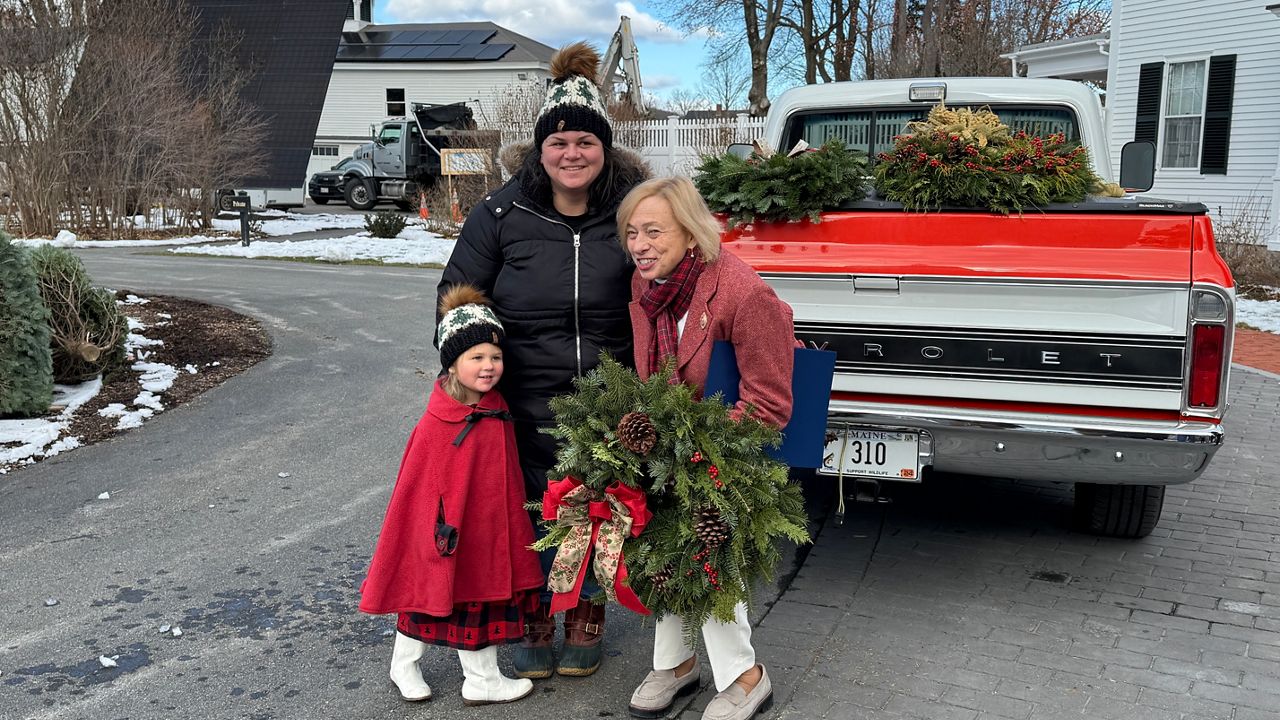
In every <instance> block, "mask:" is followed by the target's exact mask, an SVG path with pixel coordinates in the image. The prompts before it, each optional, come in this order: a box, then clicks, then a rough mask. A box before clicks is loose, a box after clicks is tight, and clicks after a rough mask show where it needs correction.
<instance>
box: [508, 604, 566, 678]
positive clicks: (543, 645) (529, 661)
mask: <svg viewBox="0 0 1280 720" xmlns="http://www.w3.org/2000/svg"><path fill="white" fill-rule="evenodd" d="M548 610H549V608H548V607H547V604H546V603H538V609H537V610H535V611H534V612H531V613H529V614H528V615H526V616H525V621H524V638H523V639H521V640H520V644H519V645H517V646H516V649H515V653H514V658H513V659H514V662H515V667H516V676H517V677H522V678H530V679H534V680H537V679H541V678H549V677H551V669H552V667H553V666H554V665H555V655H554V653H553V652H552V648H551V644H552V642H553V641H554V640H555V636H556V621H555V619H554V618H552V617H551V616H550V615H549V614H548Z"/></svg>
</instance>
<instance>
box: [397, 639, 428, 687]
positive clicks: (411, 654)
mask: <svg viewBox="0 0 1280 720" xmlns="http://www.w3.org/2000/svg"><path fill="white" fill-rule="evenodd" d="M426 649H427V644H426V643H424V642H422V641H421V640H415V639H413V638H411V637H409V636H408V635H404V634H402V633H396V644H395V646H394V647H392V649H391V682H393V683H395V684H396V687H398V688H400V697H402V698H404V699H405V700H408V701H409V702H418V701H419V700H430V699H431V686H429V685H427V683H426V681H425V680H423V679H422V668H420V667H418V661H419V660H421V659H422V653H423V652H424V651H426Z"/></svg>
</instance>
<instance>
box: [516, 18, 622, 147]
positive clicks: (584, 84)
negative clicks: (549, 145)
mask: <svg viewBox="0 0 1280 720" xmlns="http://www.w3.org/2000/svg"><path fill="white" fill-rule="evenodd" d="M599 68H600V54H599V53H598V52H596V50H595V48H593V47H591V46H590V45H588V44H586V43H585V42H576V43H573V44H571V45H566V46H564V47H562V48H560V50H558V51H557V52H556V54H555V55H554V56H552V58H551V87H549V88H547V97H546V100H544V101H543V103H542V109H541V110H540V111H538V120H537V123H536V124H535V125H534V128H533V141H534V143H535V144H536V145H538V146H541V145H542V141H544V140H546V139H547V136H548V135H550V134H552V133H557V132H564V131H579V132H589V133H593V134H594V135H595V136H596V137H598V138H600V142H602V143H604V145H605V146H606V147H613V126H612V125H611V124H610V123H609V107H608V105H607V104H606V103H605V101H604V95H602V94H601V92H600V87H599V86H598V85H596V74H597V73H598V72H599Z"/></svg>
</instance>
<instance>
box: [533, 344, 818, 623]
mask: <svg viewBox="0 0 1280 720" xmlns="http://www.w3.org/2000/svg"><path fill="white" fill-rule="evenodd" d="M673 366H674V363H673V362H671V361H668V362H667V364H666V366H665V368H664V370H663V371H662V372H660V373H657V374H655V375H653V376H652V377H650V378H649V379H648V380H647V381H641V380H640V378H639V376H637V375H636V373H635V372H634V371H632V370H629V369H627V368H626V367H623V366H622V365H621V364H619V363H618V362H617V361H615V360H613V359H612V358H610V357H608V356H602V357H601V362H600V365H599V366H598V367H597V368H596V369H595V370H592V371H591V372H590V373H588V374H587V375H585V376H583V377H580V378H578V379H576V380H575V381H574V385H575V387H576V392H574V393H573V394H571V395H565V396H561V397H558V398H555V399H553V400H552V401H551V409H552V411H554V412H555V416H556V425H555V427H554V428H552V429H549V430H547V431H546V432H548V433H549V434H550V435H552V436H554V437H555V438H557V439H558V440H560V441H561V447H560V450H559V452H558V453H557V455H556V466H555V468H554V470H553V472H554V473H555V476H556V477H566V476H568V477H572V478H576V479H577V480H580V481H581V482H582V484H583V485H585V486H586V487H588V488H590V489H591V491H592V492H593V493H595V494H596V497H601V496H603V493H604V491H605V490H606V488H609V487H611V486H613V487H616V485H615V483H621V484H622V485H623V486H626V487H628V488H634V489H637V490H641V491H643V492H644V493H645V494H646V496H647V498H646V499H647V504H648V510H649V511H651V512H652V513H653V517H652V519H650V520H649V522H648V525H647V526H646V527H645V528H644V530H643V532H641V533H640V534H639V536H638V537H628V538H627V539H626V541H625V542H624V543H623V544H622V548H621V550H622V560H623V563H624V564H625V566H626V578H625V579H624V580H622V584H624V585H626V586H628V587H629V588H630V589H631V590H632V591H634V592H635V594H636V596H638V598H639V600H640V601H641V602H642V603H643V604H644V606H645V607H646V608H648V609H649V610H651V611H653V612H654V613H656V614H658V615H665V614H675V615H679V616H680V617H681V618H682V619H683V620H684V623H685V628H686V631H687V633H686V640H687V641H689V642H692V643H696V642H697V640H698V637H700V634H699V629H700V628H701V627H702V624H703V623H704V622H706V621H707V620H708V619H709V618H711V617H714V618H716V619H718V620H721V621H723V622H732V621H733V617H734V607H735V606H736V605H737V604H738V603H739V602H744V601H745V602H747V603H748V604H749V603H750V601H751V594H752V588H753V586H754V585H755V583H756V582H757V581H759V580H768V579H772V577H773V571H774V568H775V566H776V565H777V563H778V562H779V560H780V559H781V557H780V554H779V552H778V549H777V547H775V544H774V541H775V539H777V538H779V537H783V538H787V539H789V540H791V541H793V542H796V543H805V542H808V541H809V534H808V531H807V530H806V516H805V513H804V500H803V498H802V496H801V493H800V488H799V486H797V485H795V484H792V483H790V482H789V481H788V479H787V467H786V466H785V465H783V464H782V463H780V462H778V461H776V460H773V459H772V458H771V457H769V455H768V453H767V452H766V448H768V447H775V446H777V445H778V444H779V442H780V439H781V436H780V433H779V432H778V431H777V430H775V429H774V428H772V427H770V426H767V425H765V424H763V423H761V422H759V421H757V420H754V419H751V418H750V417H747V418H744V419H742V420H741V421H735V420H733V419H731V418H730V408H729V407H728V406H726V405H725V404H724V403H722V402H720V397H719V395H715V396H713V397H712V398H707V399H706V401H705V402H703V401H699V400H697V399H696V398H695V389H694V388H693V387H692V386H690V385H684V384H671V382H670V378H671V374H672V371H673V369H674V367H673ZM651 431H652V432H651ZM554 484H555V483H553V485H554ZM552 496H553V493H551V492H548V494H547V495H546V496H544V500H545V501H546V502H553V497H552ZM530 505H531V507H535V508H540V507H542V504H540V503H531V504H530ZM545 517H546V516H545V515H544V518H545ZM544 526H545V527H546V529H547V535H546V536H545V537H543V538H542V539H541V540H539V541H538V542H537V543H535V545H534V549H536V550H544V549H547V548H553V547H558V548H561V551H562V552H563V551H564V545H562V543H564V541H565V539H566V537H568V536H569V533H570V529H569V528H568V527H566V526H565V525H564V524H562V523H560V522H557V521H555V520H545V521H544ZM597 550H599V546H597ZM598 555H599V553H598V552H597V556H598ZM594 571H595V568H594V566H592V568H591V570H589V572H592V573H594ZM554 572H555V571H554V569H553V573H554ZM622 576H623V573H619V577H622ZM601 585H602V586H603V585H604V583H601ZM633 609H634V608H633ZM691 646H692V645H691Z"/></svg>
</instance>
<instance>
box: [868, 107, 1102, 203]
mask: <svg viewBox="0 0 1280 720" xmlns="http://www.w3.org/2000/svg"><path fill="white" fill-rule="evenodd" d="M907 130H908V131H909V134H906V135H899V136H897V137H896V138H895V146H894V149H893V152H887V153H880V154H879V155H878V156H877V158H876V160H877V163H876V166H875V176H876V191H877V192H878V193H879V195H880V197H882V198H884V199H886V200H894V201H897V202H900V203H902V205H903V207H905V208H907V209H908V210H937V209H940V208H942V207H943V206H959V207H985V208H989V209H991V210H994V211H996V212H999V213H1004V214H1008V213H1010V212H1021V211H1022V210H1023V209H1024V208H1027V207H1040V206H1043V205H1047V204H1049V203H1071V202H1079V201H1081V200H1083V199H1084V198H1085V196H1086V195H1088V194H1089V193H1091V192H1100V191H1102V190H1103V186H1102V182H1101V180H1100V179H1099V178H1098V176H1097V175H1095V174H1094V173H1093V169H1092V167H1091V166H1090V164H1089V153H1088V150H1086V149H1085V148H1084V147H1083V146H1081V145H1079V144H1077V143H1069V142H1067V140H1066V137H1065V136H1064V135H1062V134H1054V135H1049V136H1048V137H1043V138H1042V137H1035V136H1030V135H1027V134H1026V133H1024V132H1018V133H1010V132H1009V128H1008V126H1006V125H1004V124H1003V123H1001V122H1000V119H999V118H998V117H997V116H996V114H995V113H993V112H991V111H989V110H976V111H975V110H970V109H967V108H962V109H959V110H949V109H947V108H946V107H943V106H942V105H938V106H936V107H934V109H933V110H932V111H930V112H929V118H928V120H926V121H925V122H916V123H911V124H909V125H908V126H907Z"/></svg>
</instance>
